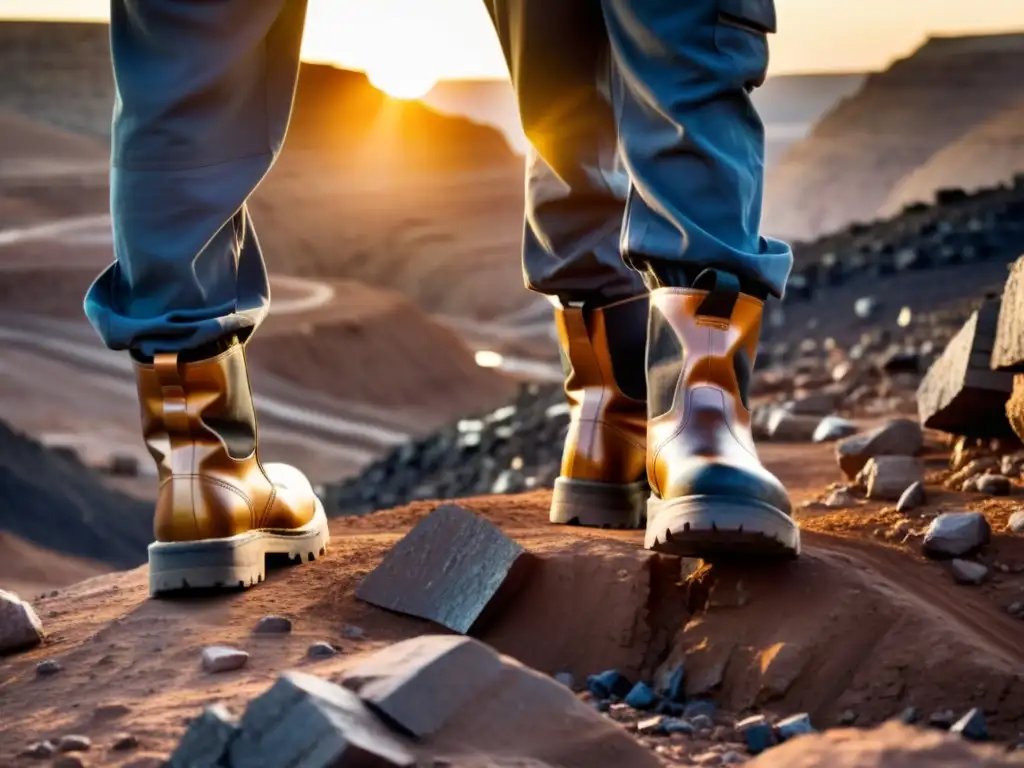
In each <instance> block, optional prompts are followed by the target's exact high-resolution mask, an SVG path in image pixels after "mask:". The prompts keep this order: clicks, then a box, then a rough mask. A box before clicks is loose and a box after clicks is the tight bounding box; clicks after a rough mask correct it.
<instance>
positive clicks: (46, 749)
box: [21, 740, 57, 759]
mask: <svg viewBox="0 0 1024 768" xmlns="http://www.w3.org/2000/svg"><path fill="white" fill-rule="evenodd" d="M55 754H57V745H56V744H54V743H53V742H52V741H48V740H43V741H36V742H33V743H32V744H29V745H28V746H27V747H25V749H23V750H22V751H21V755H22V757H34V758H43V759H45V758H47V757H53V756H54V755H55Z"/></svg>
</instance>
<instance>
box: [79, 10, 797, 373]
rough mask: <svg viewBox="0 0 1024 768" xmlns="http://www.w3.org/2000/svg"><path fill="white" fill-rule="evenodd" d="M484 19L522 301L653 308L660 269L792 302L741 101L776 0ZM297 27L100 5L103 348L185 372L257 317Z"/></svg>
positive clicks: (99, 321) (764, 51) (99, 294)
mask: <svg viewBox="0 0 1024 768" xmlns="http://www.w3.org/2000/svg"><path fill="white" fill-rule="evenodd" d="M485 2H486V4H487V6H488V10H489V12H490V14H491V17H492V19H493V21H494V26H495V29H496V30H497V33H498V37H499V39H500V41H501V45H502V48H503V50H504V52H505V56H506V60H507V62H508V65H509V72H510V74H511V77H512V82H513V85H514V87H515V90H516V94H517V99H518V102H519V107H520V114H521V117H522V122H523V126H524V129H525V131H526V134H527V136H528V138H529V139H530V142H531V145H532V146H531V149H530V151H529V157H528V159H527V203H526V213H525V224H524V238H523V254H522V256H523V270H524V274H525V280H526V284H527V286H528V287H529V288H530V289H532V290H534V291H537V292H539V293H543V294H547V295H550V296H553V297H558V298H560V299H562V300H570V301H575V300H584V301H586V300H589V299H591V298H598V299H601V300H614V299H618V298H624V297H627V296H631V295H635V294H637V293H640V292H642V291H643V290H644V287H643V283H642V281H641V279H640V276H639V273H638V271H637V270H636V269H635V268H631V267H639V266H642V264H643V263H644V262H646V261H649V260H663V261H676V262H684V263H686V264H687V265H691V266H693V267H696V268H700V267H716V268H720V269H725V270H728V271H731V272H733V273H735V274H737V275H739V276H740V277H742V278H744V279H746V280H750V281H756V282H759V283H760V284H762V285H763V286H764V287H765V288H766V289H767V290H768V292H770V293H772V294H774V295H777V296H778V295H781V294H782V292H783V289H784V286H785V282H786V278H787V276H788V274H789V270H790V267H791V263H792V254H791V252H790V249H789V248H788V246H787V245H786V244H784V243H782V242H780V241H777V240H773V239H769V238H763V237H761V236H760V233H759V226H760V216H761V200H762V193H763V176H764V129H763V126H762V124H761V121H760V119H759V117H758V115H757V113H756V111H755V110H754V107H753V105H752V104H751V101H750V98H749V92H750V90H752V89H753V88H754V87H756V86H757V85H758V84H760V83H761V82H762V81H763V79H764V75H765V70H766V68H767V63H768V40H767V38H768V34H770V33H771V32H774V31H775V9H774V4H773V0H485ZM305 16H306V0H260V2H246V1H245V0H218V2H210V3H197V2H192V1H190V0H189V1H186V0H112V1H111V50H112V57H113V65H114V72H115V75H116V81H117V102H116V104H115V112H114V120H113V135H112V142H111V143H112V161H111V172H110V187H111V191H110V204H111V215H112V218H113V226H114V255H115V261H114V263H113V264H111V265H110V266H109V267H108V268H107V269H106V270H104V271H103V272H102V273H101V274H100V275H99V277H98V278H97V279H96V281H95V282H94V283H93V285H92V286H91V287H90V289H89V291H88V294H87V295H86V298H85V311H86V314H87V316H88V318H89V320H90V321H91V322H92V324H93V326H94V327H95V328H96V330H97V332H98V333H99V334H100V336H101V338H102V339H103V341H104V342H105V343H106V345H107V346H108V347H110V348H112V349H133V350H136V351H138V352H140V353H141V354H144V355H151V354H154V353H155V352H159V351H180V350H183V349H189V348H192V347H196V346H199V345H202V344H206V343H208V342H211V341H214V340H215V339H217V338H219V337H221V336H224V335H226V334H229V333H238V334H241V335H245V336H248V335H249V334H250V333H251V332H252V331H253V330H254V329H255V328H256V327H258V326H259V324H260V322H261V321H262V320H263V318H264V317H265V316H266V313H267V310H268V307H269V301H270V291H269V285H268V279H267V271H266V267H265V264H264V261H263V255H262V253H261V250H260V245H259V241H258V240H257V237H256V233H255V230H254V229H253V225H252V222H251V221H250V220H249V217H248V214H247V210H246V205H245V203H246V199H247V198H248V196H249V195H250V194H251V192H252V191H253V190H254V189H255V187H256V185H257V184H258V183H259V182H260V181H261V180H262V178H263V177H264V176H265V175H266V173H267V172H268V171H269V169H270V167H271V165H272V164H273V162H274V160H275V159H276V157H277V156H278V154H279V152H280V150H281V147H282V144H283V142H284V138H285V133H286V130H287V126H288V119H289V115H290V112H291V104H292V99H293V96H294V93H295V83H296V79H297V73H298V67H299V48H300V44H301V40H302V30H303V26H304V23H305ZM466 268H467V269H471V268H472V265H470V264H467V265H466Z"/></svg>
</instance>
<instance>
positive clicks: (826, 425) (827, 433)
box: [811, 416, 858, 443]
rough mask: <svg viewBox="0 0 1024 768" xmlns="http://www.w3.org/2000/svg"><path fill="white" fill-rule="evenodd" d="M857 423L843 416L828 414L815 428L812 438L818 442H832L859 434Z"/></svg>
mask: <svg viewBox="0 0 1024 768" xmlns="http://www.w3.org/2000/svg"><path fill="white" fill-rule="evenodd" d="M857 429H858V427H857V425H856V424H854V423H853V422H852V421H848V420H846V419H844V418H843V417H842V416H826V417H825V418H824V419H822V420H821V421H820V422H818V426H817V427H815V428H814V434H813V435H812V436H811V439H812V440H813V441H814V442H816V443H831V442H834V441H836V440H842V439H843V438H844V437H849V436H850V435H855V434H857Z"/></svg>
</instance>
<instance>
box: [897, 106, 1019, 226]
mask: <svg viewBox="0 0 1024 768" xmlns="http://www.w3.org/2000/svg"><path fill="white" fill-rule="evenodd" d="M1020 172H1024V99H1022V100H1021V101H1019V102H1017V103H1016V104H1014V105H1013V106H1011V107H1008V108H1007V109H1004V110H1003V111H1001V112H999V113H997V114H996V115H995V116H994V117H992V118H990V119H988V120H985V121H984V122H982V123H980V124H979V125H977V126H976V127H974V128H973V129H971V130H970V131H968V132H967V133H965V134H964V135H963V136H961V137H960V138H959V139H957V140H956V141H954V142H952V143H951V144H949V145H947V146H946V147H944V148H943V149H941V150H940V151H939V152H936V153H935V154H934V155H932V156H931V157H930V158H929V159H928V161H927V162H925V163H924V164H923V165H921V166H920V167H918V168H916V169H915V170H914V171H912V172H911V173H909V174H907V175H906V176H905V177H904V178H903V179H902V180H901V181H900V183H899V184H898V185H897V186H896V188H895V189H894V190H893V191H892V194H890V195H889V199H888V200H887V201H886V203H885V205H884V206H882V210H881V213H882V215H884V216H892V215H895V214H897V213H899V212H900V211H901V210H902V209H903V207H904V206H906V205H910V204H912V203H919V202H930V201H931V200H932V198H934V196H935V190H937V189H943V188H949V187H960V188H961V189H965V190H967V191H971V192H973V191H974V190H977V189H982V188H985V187H991V186H994V185H996V184H999V183H1000V182H1003V181H1006V180H1007V179H1008V177H1009V176H1010V175H1011V174H1014V173H1020Z"/></svg>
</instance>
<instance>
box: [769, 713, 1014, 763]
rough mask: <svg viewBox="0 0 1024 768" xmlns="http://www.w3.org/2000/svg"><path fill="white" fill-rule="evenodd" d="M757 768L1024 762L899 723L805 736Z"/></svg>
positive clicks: (771, 753) (774, 754)
mask: <svg viewBox="0 0 1024 768" xmlns="http://www.w3.org/2000/svg"><path fill="white" fill-rule="evenodd" d="M750 765H751V766H752V768H818V767H819V766H820V767H821V768H825V766H827V767H828V768H948V767H949V766H954V765H957V766H960V765H962V766H979V768H981V767H983V766H988V767H989V768H997V766H1010V765H1024V756H1020V755H1018V756H1016V757H1014V756H1013V755H1007V754H1006V752H1005V750H1002V749H993V748H985V747H978V746H971V745H969V744H967V743H966V742H964V741H963V740H962V739H957V738H952V737H950V736H946V735H943V734H940V733H934V732H928V731H921V730H918V729H913V728H908V727H907V726H905V725H901V724H899V723H887V724H886V725H884V726H882V727H880V728H875V729H873V730H870V731H867V732H866V733H865V732H864V731H855V730H852V729H849V730H847V729H836V730H833V731H830V732H828V733H825V734H821V735H812V736H804V737H802V738H800V739H797V740H796V741H793V742H790V743H789V744H784V745H783V746H781V747H779V748H778V749H773V750H771V751H770V752H768V753H767V754H766V755H764V756H763V757H759V758H758V759H757V760H754V761H753V762H752V763H750Z"/></svg>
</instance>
